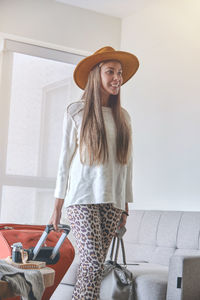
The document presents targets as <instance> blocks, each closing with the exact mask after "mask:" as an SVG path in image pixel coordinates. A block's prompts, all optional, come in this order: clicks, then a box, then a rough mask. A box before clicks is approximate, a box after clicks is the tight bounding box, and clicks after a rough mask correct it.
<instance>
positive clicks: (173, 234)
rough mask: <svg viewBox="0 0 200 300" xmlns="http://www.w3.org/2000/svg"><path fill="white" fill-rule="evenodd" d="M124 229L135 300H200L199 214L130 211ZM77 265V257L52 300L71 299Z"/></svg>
mask: <svg viewBox="0 0 200 300" xmlns="http://www.w3.org/2000/svg"><path fill="white" fill-rule="evenodd" d="M126 227H127V232H126V234H125V235H124V243H125V249H126V259H127V267H128V269H129V270H131V271H132V273H133V276H134V279H135V291H136V299H135V300H180V299H181V300H200V212H183V211H147V210H146V211H145V210H135V211H130V216H129V217H128V221H127V226H126ZM77 266H78V256H76V258H75V260H74V262H73V263H72V265H71V267H70V269H69V270H68V272H67V273H66V275H65V276H64V278H63V280H62V282H61V284H60V285H59V286H58V288H57V289H56V291H55V293H54V295H53V296H52V297H51V300H71V295H72V292H73V285H74V283H75V278H76V271H77ZM91 300H92V299H91ZM101 300H111V299H101ZM122 300H123V299H122Z"/></svg>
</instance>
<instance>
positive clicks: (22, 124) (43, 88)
mask: <svg viewBox="0 0 200 300" xmlns="http://www.w3.org/2000/svg"><path fill="white" fill-rule="evenodd" d="M82 58H83V57H82V56H79V55H75V54H74V55H73V54H70V53H66V52H62V51H58V50H52V49H47V48H41V47H37V46H33V45H28V44H24V43H16V42H12V41H9V40H7V41H6V43H5V50H4V54H3V61H2V74H3V76H2V85H1V102H0V117H1V120H0V123H1V126H0V137H1V148H0V222H14V223H29V224H46V223H47V222H48V220H49V217H50V214H51V211H52V209H53V204H54V196H53V192H54V187H55V180H56V173H57V165H58V158H59V152H60V146H61V138H62V122H63V114H64V110H65V108H66V106H67V104H69V103H70V102H73V101H76V100H78V99H80V97H81V90H80V89H79V88H78V87H76V85H75V84H74V82H73V80H72V74H73V70H74V68H75V66H76V64H77V62H78V61H79V60H81V59H82Z"/></svg>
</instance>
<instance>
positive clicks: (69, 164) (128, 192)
mask: <svg viewBox="0 0 200 300" xmlns="http://www.w3.org/2000/svg"><path fill="white" fill-rule="evenodd" d="M83 108H84V101H78V102H74V103H71V104H70V105H69V106H68V107H67V111H66V113H65V116H64V122H63V139H62V146H61V153H60V159H59V166H58V174H57V181H56V189H55V193H54V196H55V197H56V198H60V199H65V204H64V206H65V207H68V206H70V205H76V204H100V203H113V205H114V206H115V207H117V208H119V209H122V210H124V209H125V203H126V202H133V196H132V154H131V155H130V158H129V161H128V164H127V165H122V164H120V163H118V162H117V159H116V127H115V122H114V119H113V116H112V110H111V108H109V107H102V111H103V118H104V123H105V129H106V136H107V143H108V154H109V159H108V161H107V162H106V163H104V164H101V165H92V166H89V165H87V164H82V163H81V161H80V154H79V140H80V129H81V122H82V115H83ZM123 112H124V114H125V117H126V119H127V122H128V124H129V125H130V126H131V120H130V116H129V114H128V113H127V111H126V110H125V109H123Z"/></svg>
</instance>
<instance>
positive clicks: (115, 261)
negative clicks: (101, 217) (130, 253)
mask: <svg viewBox="0 0 200 300" xmlns="http://www.w3.org/2000/svg"><path fill="white" fill-rule="evenodd" d="M116 240H117V246H116V249H115V243H116ZM120 245H121V251H122V259H123V264H124V265H125V266H126V254H125V247H124V241H123V238H119V237H116V236H114V237H113V241H112V247H111V253H110V260H111V261H113V254H114V250H115V255H114V257H115V258H114V263H115V264H117V259H118V255H119V246H120Z"/></svg>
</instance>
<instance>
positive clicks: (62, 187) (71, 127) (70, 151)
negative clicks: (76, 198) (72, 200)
mask: <svg viewBox="0 0 200 300" xmlns="http://www.w3.org/2000/svg"><path fill="white" fill-rule="evenodd" d="M76 148H77V129H76V127H75V124H74V120H73V119H72V117H71V115H70V114H69V113H68V112H65V115H64V121H63V137H62V145H61V152H60V158H59V164H58V172H57V179H56V188H55V192H54V196H55V197H56V198H60V199H64V198H65V195H66V192H67V186H68V178H69V169H70V164H71V161H72V158H73V155H74V153H75V151H76Z"/></svg>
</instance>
